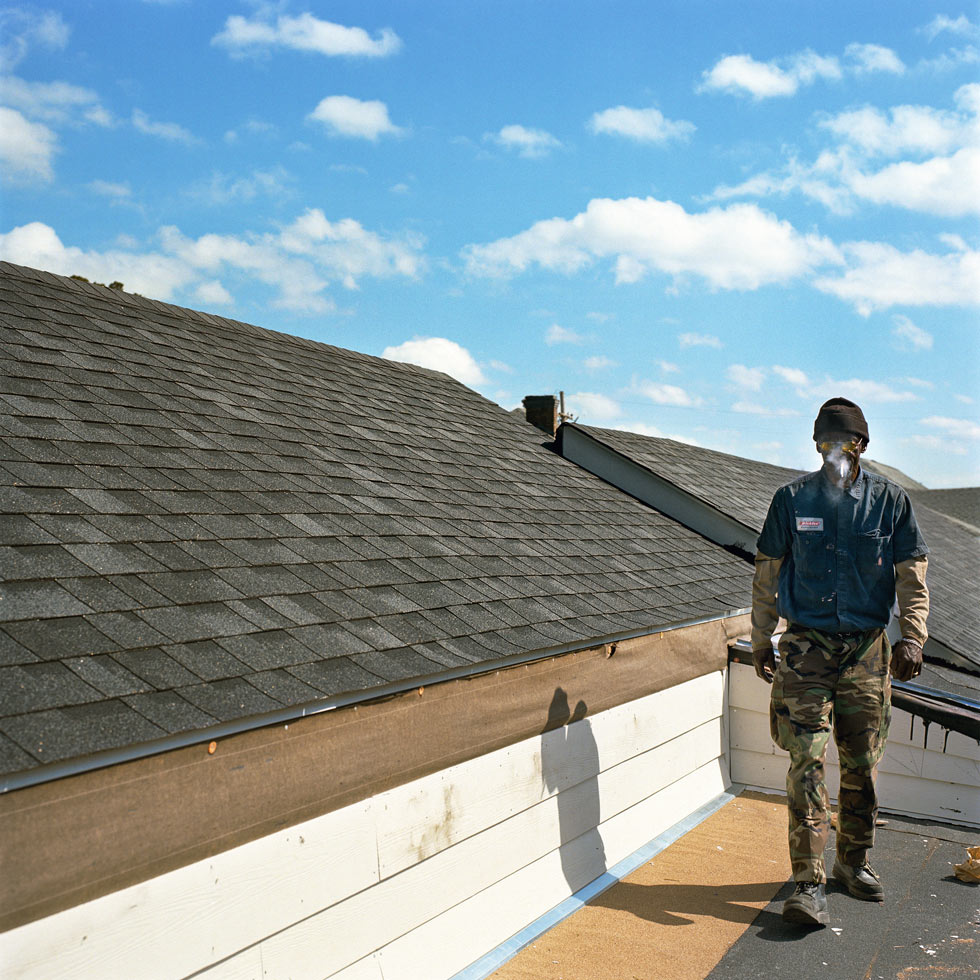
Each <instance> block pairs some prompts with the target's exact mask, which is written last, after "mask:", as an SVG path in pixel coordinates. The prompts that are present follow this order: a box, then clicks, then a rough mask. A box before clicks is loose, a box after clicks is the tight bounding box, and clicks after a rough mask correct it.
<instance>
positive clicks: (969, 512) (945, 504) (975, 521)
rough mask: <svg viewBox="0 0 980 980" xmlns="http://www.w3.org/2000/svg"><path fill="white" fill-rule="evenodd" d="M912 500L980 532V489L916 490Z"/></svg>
mask: <svg viewBox="0 0 980 980" xmlns="http://www.w3.org/2000/svg"><path fill="white" fill-rule="evenodd" d="M912 499H913V500H914V501H915V502H916V503H917V504H922V505H923V506H925V507H929V508H931V509H932V510H938V511H939V513H940V514H945V515H946V516H947V517H953V518H955V519H956V520H958V521H962V522H963V523H964V524H969V525H971V527H973V528H975V529H976V530H977V531H978V532H980V487H961V488H957V489H953V490H916V491H915V492H914V493H913V494H912Z"/></svg>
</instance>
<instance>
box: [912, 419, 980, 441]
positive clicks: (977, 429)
mask: <svg viewBox="0 0 980 980" xmlns="http://www.w3.org/2000/svg"><path fill="white" fill-rule="evenodd" d="M921 424H922V425H925V426H928V427H929V428H930V429H939V431H940V432H942V433H943V434H944V435H947V436H951V437H952V438H955V439H980V424H977V422H976V421H975V420H974V419H953V418H948V417H946V416H942V415H930V416H929V417H928V418H925V419H922V421H921Z"/></svg>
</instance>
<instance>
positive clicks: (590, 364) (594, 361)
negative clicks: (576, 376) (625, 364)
mask: <svg viewBox="0 0 980 980" xmlns="http://www.w3.org/2000/svg"><path fill="white" fill-rule="evenodd" d="M582 366H583V367H584V368H585V369H586V370H587V371H599V370H601V369H602V368H610V367H616V362H615V361H613V360H610V359H609V358H608V357H606V356H605V355H604V354H598V355H596V356H595V357H587V358H586V359H585V360H584V361H583V362H582Z"/></svg>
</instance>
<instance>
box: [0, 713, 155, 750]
mask: <svg viewBox="0 0 980 980" xmlns="http://www.w3.org/2000/svg"><path fill="white" fill-rule="evenodd" d="M0 730H2V731H3V733H4V734H5V735H7V736H8V737H9V738H11V739H12V740H13V741H14V742H16V743H17V745H19V746H20V747H21V748H22V749H24V750H25V751H27V752H29V753H30V754H31V755H32V756H33V757H34V758H35V759H37V761H38V762H40V763H48V762H59V761H61V760H62V759H70V758H74V757H75V756H80V755H88V754H89V753H91V752H101V751H105V750H106V749H115V748H120V747H121V746H124V745H134V744H138V743H140V742H147V741H150V740H151V739H154V738H159V737H161V736H162V735H164V734H166V733H165V732H164V730H163V729H162V728H159V727H158V726H156V725H153V724H151V723H150V722H149V721H147V720H146V719H145V718H143V717H142V716H141V715H138V714H137V713H136V712H135V711H133V710H132V708H130V707H129V706H128V705H125V704H123V703H122V702H121V701H115V700H113V701H98V702H96V703H94V704H83V705H77V706H74V707H70V708H56V709H53V710H50V711H39V712H35V713H34V714H25V715H17V716H16V717H13V718H4V719H2V720H0Z"/></svg>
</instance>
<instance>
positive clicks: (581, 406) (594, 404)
mask: <svg viewBox="0 0 980 980" xmlns="http://www.w3.org/2000/svg"><path fill="white" fill-rule="evenodd" d="M565 404H566V405H567V406H568V409H569V410H570V411H571V412H573V413H575V414H576V415H579V416H585V417H586V418H588V419H595V420H596V421H598V422H605V421H608V420H609V419H614V418H618V417H619V415H620V414H622V413H621V409H620V407H619V403H618V402H615V401H613V399H612V398H609V397H608V396H607V395H599V394H595V393H594V392H590V391H580V392H577V393H575V394H571V395H568V397H567V400H566V403H565Z"/></svg>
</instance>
